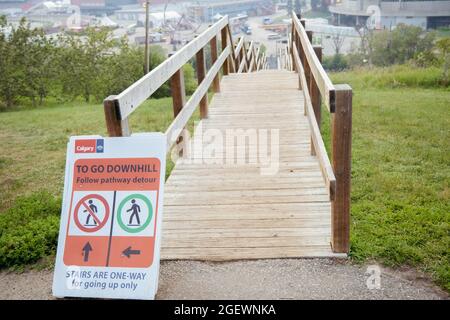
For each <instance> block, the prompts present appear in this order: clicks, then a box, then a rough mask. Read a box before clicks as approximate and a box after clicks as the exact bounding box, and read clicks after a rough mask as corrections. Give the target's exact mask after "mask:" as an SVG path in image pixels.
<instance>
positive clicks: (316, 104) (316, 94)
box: [309, 46, 322, 155]
mask: <svg viewBox="0 0 450 320" xmlns="http://www.w3.org/2000/svg"><path fill="white" fill-rule="evenodd" d="M313 48H314V52H315V53H316V56H317V59H318V60H319V62H322V46H313ZM309 93H310V96H311V103H312V107H313V110H314V115H315V117H316V122H317V125H318V127H319V130H320V123H321V121H322V115H321V100H320V91H319V88H318V87H317V83H316V81H315V79H314V77H313V76H310V78H309ZM311 154H313V155H315V154H316V151H315V147H314V144H313V143H312V140H311Z"/></svg>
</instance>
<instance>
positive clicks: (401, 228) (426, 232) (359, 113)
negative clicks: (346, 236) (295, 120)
mask: <svg viewBox="0 0 450 320" xmlns="http://www.w3.org/2000/svg"><path fill="white" fill-rule="evenodd" d="M382 72H383V71H382V70H373V71H370V72H368V71H366V72H363V71H362V70H357V71H355V72H345V73H336V74H333V75H332V80H333V82H334V83H349V84H350V85H351V86H352V88H353V92H354V98H353V150H352V196H351V200H352V208H351V215H352V222H351V256H352V257H353V258H354V259H355V260H357V261H363V260H366V259H375V260H378V261H381V262H383V263H385V264H386V265H389V266H401V265H408V266H413V267H416V268H419V269H421V270H423V271H425V272H427V273H428V274H430V275H431V277H432V278H433V279H434V280H435V281H436V282H437V283H439V284H440V285H441V286H442V287H444V288H445V289H446V290H450V261H449V250H450V249H449V248H450V236H449V234H450V202H449V197H450V188H449V184H450V170H449V164H450V152H449V151H450V130H449V128H450V109H449V106H450V93H449V91H448V90H446V89H430V88H420V87H415V85H412V86H413V87H407V86H401V87H396V88H392V87H390V86H389V85H386V86H385V87H383V85H382V84H383V83H386V82H384V80H383V79H381V80H380V77H379V74H381V73H382ZM417 72H419V71H415V70H412V72H411V74H412V77H414V75H415V74H417ZM368 79H369V80H370V81H367V80H368ZM413 82H414V81H412V82H411V83H413ZM323 114H324V115H326V114H327V112H325V111H324V112H323ZM323 131H324V141H325V142H326V143H328V147H329V141H330V137H329V117H326V118H325V119H324V130H323Z"/></svg>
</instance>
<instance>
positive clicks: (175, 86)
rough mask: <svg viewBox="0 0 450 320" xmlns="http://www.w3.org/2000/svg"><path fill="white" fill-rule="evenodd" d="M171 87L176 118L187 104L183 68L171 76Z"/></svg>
mask: <svg viewBox="0 0 450 320" xmlns="http://www.w3.org/2000/svg"><path fill="white" fill-rule="evenodd" d="M170 89H171V93H172V105H173V116H174V118H175V117H176V116H177V115H178V114H179V113H180V111H181V109H182V108H183V106H184V105H185V104H186V89H185V85H184V73H183V68H181V69H179V70H178V71H177V72H175V73H174V74H173V76H172V77H171V78H170Z"/></svg>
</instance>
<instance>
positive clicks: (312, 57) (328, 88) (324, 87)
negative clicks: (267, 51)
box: [292, 15, 335, 112]
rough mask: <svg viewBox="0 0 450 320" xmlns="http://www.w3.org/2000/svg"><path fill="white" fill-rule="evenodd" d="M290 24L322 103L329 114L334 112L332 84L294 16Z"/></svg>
mask: <svg viewBox="0 0 450 320" xmlns="http://www.w3.org/2000/svg"><path fill="white" fill-rule="evenodd" d="M292 22H293V25H294V28H295V30H296V32H295V33H296V34H298V36H299V39H300V41H299V42H300V43H301V50H299V52H300V54H302V52H303V53H304V55H305V60H307V61H308V65H309V66H310V67H311V73H312V74H313V76H314V79H315V80H316V83H317V86H318V88H319V90H320V93H321V95H322V99H323V102H324V103H325V105H326V106H327V107H328V110H329V111H330V112H334V106H335V95H334V86H333V83H332V82H331V80H330V78H329V77H328V75H327V73H326V72H325V70H324V69H323V66H322V64H321V63H320V62H319V61H318V59H317V56H316V54H315V53H314V49H313V47H312V45H311V43H310V42H309V39H308V35H307V34H306V31H305V28H304V27H303V26H302V23H300V21H299V20H298V18H297V17H296V16H295V15H293V16H292ZM302 63H303V61H302ZM305 64H306V63H303V65H305Z"/></svg>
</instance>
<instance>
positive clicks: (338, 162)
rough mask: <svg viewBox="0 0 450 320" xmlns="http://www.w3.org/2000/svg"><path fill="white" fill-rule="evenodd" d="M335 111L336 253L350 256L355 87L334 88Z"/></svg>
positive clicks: (333, 211)
mask: <svg viewBox="0 0 450 320" xmlns="http://www.w3.org/2000/svg"><path fill="white" fill-rule="evenodd" d="M335 94H336V96H335V99H336V110H335V112H334V113H332V114H331V139H332V146H331V147H332V157H333V159H332V164H333V171H334V174H335V176H336V191H335V197H334V200H333V201H332V204H331V217H332V221H331V222H332V227H331V245H332V248H333V252H338V253H348V252H349V247H350V181H351V152H352V88H351V87H350V86H349V85H346V84H344V85H335Z"/></svg>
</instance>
